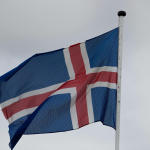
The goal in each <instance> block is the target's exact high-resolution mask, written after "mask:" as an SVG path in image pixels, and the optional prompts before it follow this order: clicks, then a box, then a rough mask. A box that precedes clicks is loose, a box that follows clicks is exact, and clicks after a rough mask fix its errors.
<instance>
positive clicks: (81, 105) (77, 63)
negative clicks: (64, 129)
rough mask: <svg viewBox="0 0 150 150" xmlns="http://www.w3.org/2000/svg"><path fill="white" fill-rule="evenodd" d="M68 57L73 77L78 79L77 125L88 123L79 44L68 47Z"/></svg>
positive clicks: (84, 73)
mask: <svg viewBox="0 0 150 150" xmlns="http://www.w3.org/2000/svg"><path fill="white" fill-rule="evenodd" d="M69 52H70V57H71V61H72V65H73V68H74V72H75V78H76V79H77V80H78V82H77V83H78V84H77V85H76V88H77V100H76V110H77V116H78V124H79V127H82V126H84V125H87V124H89V118H88V110H87V102H86V86H84V85H83V84H84V83H85V79H86V70H85V65H84V62H83V58H82V54H81V50H80V44H77V45H74V46H71V47H70V48H69Z"/></svg>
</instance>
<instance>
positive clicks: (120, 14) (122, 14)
mask: <svg viewBox="0 0 150 150" xmlns="http://www.w3.org/2000/svg"><path fill="white" fill-rule="evenodd" d="M118 16H119V17H120V16H123V17H125V16H126V12H125V11H119V12H118Z"/></svg>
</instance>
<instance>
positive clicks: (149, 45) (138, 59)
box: [0, 0, 150, 150]
mask: <svg viewBox="0 0 150 150" xmlns="http://www.w3.org/2000/svg"><path fill="white" fill-rule="evenodd" d="M119 10H125V11H126V12H127V16H126V17H125V18H124V35H123V57H122V58H123V60H122V61H123V62H122V95H121V98H122V99H121V136H120V150H150V92H149V90H150V87H149V83H150V19H149V18H150V17H149V15H150V0H13V1H12V0H0V75H2V74H4V73H6V72H7V71H9V70H11V69H13V68H14V67H16V66H17V65H19V64H20V63H21V62H23V61H24V60H26V59H27V58H28V57H30V56H32V55H33V54H35V53H41V52H46V51H52V50H56V49H59V48H65V47H68V46H70V45H72V44H76V43H79V42H83V41H85V40H87V39H90V38H93V37H95V36H98V35H101V34H103V33H105V32H108V31H110V30H112V29H114V28H116V27H117V26H118V16H117V12H118V11H119ZM8 143H9V134H8V122H7V120H6V119H5V118H4V116H3V114H2V112H0V150H9V147H8ZM33 149H35V150H60V149H61V150H114V149H115V130H114V129H112V128H110V127H107V126H104V125H102V124H101V123H100V122H97V123H93V124H91V125H88V126H86V127H83V128H81V129H78V130H75V131H69V132H65V133H53V134H39V135H24V136H23V137H22V138H21V140H20V141H19V142H18V144H17V145H16V147H15V148H14V150H33Z"/></svg>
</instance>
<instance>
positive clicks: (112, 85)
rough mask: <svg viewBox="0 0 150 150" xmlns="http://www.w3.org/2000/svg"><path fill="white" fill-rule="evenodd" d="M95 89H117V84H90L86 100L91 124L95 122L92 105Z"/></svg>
mask: <svg viewBox="0 0 150 150" xmlns="http://www.w3.org/2000/svg"><path fill="white" fill-rule="evenodd" d="M95 87H107V88H110V89H117V84H116V83H109V82H96V83H94V84H89V85H88V86H87V90H86V99H87V109H88V116H89V123H92V122H94V113H93V105H92V95H91V89H92V88H95Z"/></svg>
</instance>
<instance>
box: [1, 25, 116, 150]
mask: <svg viewBox="0 0 150 150" xmlns="http://www.w3.org/2000/svg"><path fill="white" fill-rule="evenodd" d="M117 65H118V28H116V29H114V30H112V31H110V32H107V33H105V34H103V35H101V36H98V37H95V38H93V39H90V40H87V41H86V42H83V43H79V44H75V45H72V46H70V47H69V48H65V49H60V50H56V51H53V52H47V53H41V54H36V55H34V56H32V57H31V58H29V59H27V60H26V61H25V62H23V63H22V64H20V65H19V66H18V67H17V68H15V69H13V70H12V71H10V72H8V73H6V74H5V75H3V76H1V77H0V105H1V108H2V112H3V114H4V116H5V118H6V119H7V120H8V122H9V134H10V144H9V146H10V148H11V149H13V148H14V146H15V145H16V143H17V142H18V140H19V139H20V138H21V136H22V135H23V134H38V133H52V132H62V131H68V130H73V129H78V128H80V127H82V126H85V125H87V124H90V123H93V122H97V121H101V122H102V123H103V124H105V125H108V126H110V127H113V128H114V129H115V127H116V123H115V122H116V93H117V91H116V86H117Z"/></svg>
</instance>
